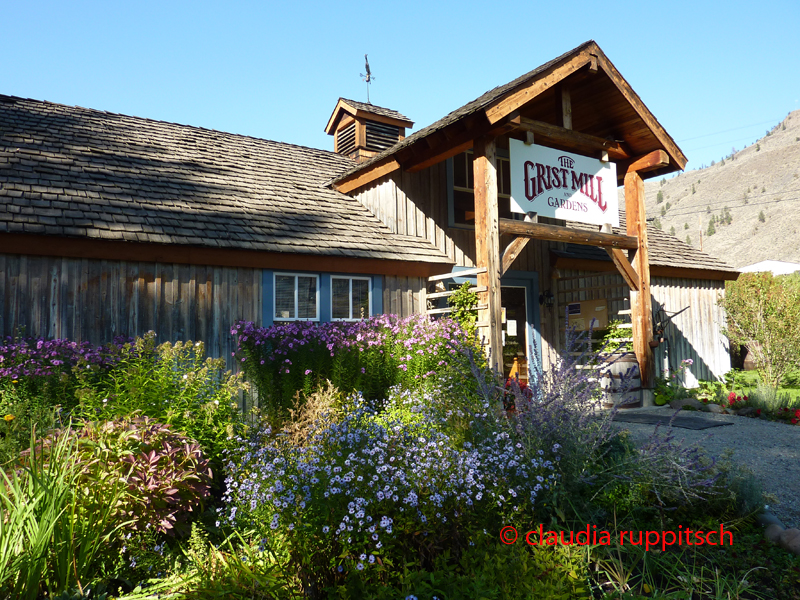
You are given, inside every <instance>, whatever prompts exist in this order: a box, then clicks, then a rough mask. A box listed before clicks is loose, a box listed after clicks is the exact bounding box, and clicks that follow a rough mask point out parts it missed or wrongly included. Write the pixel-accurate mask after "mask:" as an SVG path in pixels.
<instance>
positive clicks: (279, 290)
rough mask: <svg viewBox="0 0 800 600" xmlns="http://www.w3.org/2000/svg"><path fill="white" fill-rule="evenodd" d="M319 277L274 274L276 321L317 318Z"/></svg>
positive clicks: (313, 319) (311, 319)
mask: <svg viewBox="0 0 800 600" xmlns="http://www.w3.org/2000/svg"><path fill="white" fill-rule="evenodd" d="M318 289H319V278H318V277H317V275H299V274H298V275H292V274H287V273H276V274H275V313H274V319H275V320H276V321H316V320H318V319H319V294H318Z"/></svg>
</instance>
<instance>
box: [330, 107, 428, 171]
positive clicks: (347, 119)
mask: <svg viewBox="0 0 800 600" xmlns="http://www.w3.org/2000/svg"><path fill="white" fill-rule="evenodd" d="M413 126H414V122H413V121H410V120H409V119H408V117H404V116H403V115H401V114H400V113H399V112H397V111H396V110H391V109H389V108H382V107H380V106H375V105H374V104H368V103H364V102H356V101H355V100H346V99H344V98H339V102H337V103H336V108H335V109H334V110H333V114H332V115H331V118H330V119H328V125H327V127H325V133H327V134H328V135H332V136H333V137H334V142H333V147H334V151H335V152H337V153H339V154H344V155H345V156H349V157H350V158H352V159H355V160H356V162H359V163H361V162H364V161H366V160H368V159H370V158H372V157H373V156H375V155H376V154H378V153H380V152H382V151H383V150H386V149H387V148H390V147H391V146H394V145H395V144H396V143H397V142H399V141H400V140H402V139H403V138H405V137H406V127H413Z"/></svg>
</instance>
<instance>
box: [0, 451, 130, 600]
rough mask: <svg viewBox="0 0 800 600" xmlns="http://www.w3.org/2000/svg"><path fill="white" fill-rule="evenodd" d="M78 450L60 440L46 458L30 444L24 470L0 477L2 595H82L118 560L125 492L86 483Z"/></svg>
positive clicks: (28, 597) (31, 597)
mask: <svg viewBox="0 0 800 600" xmlns="http://www.w3.org/2000/svg"><path fill="white" fill-rule="evenodd" d="M75 452H76V443H75V440H74V438H72V437H71V436H66V435H64V436H60V437H59V438H58V439H56V440H54V443H53V444H52V445H50V446H49V449H48V451H46V452H45V451H43V450H42V446H41V444H38V443H37V442H36V440H35V439H34V438H33V437H32V438H31V444H30V450H29V452H28V453H27V454H26V456H25V461H24V463H23V464H22V465H20V467H19V469H17V470H12V471H11V472H10V473H6V472H3V471H0V506H2V513H3V518H2V519H0V590H3V591H6V592H11V593H12V594H13V597H14V598H27V599H31V600H33V599H34V598H37V597H39V595H40V593H42V592H45V593H48V594H49V595H51V596H52V595H54V594H57V593H62V592H65V591H68V590H70V589H73V588H75V587H77V588H79V589H82V588H83V587H85V586H87V585H88V584H89V583H91V582H93V581H95V580H96V579H97V578H98V576H99V574H100V573H101V571H102V569H101V567H102V565H103V564H104V563H105V562H106V561H107V560H109V557H110V555H111V554H112V553H113V549H114V546H113V542H114V540H115V539H116V537H117V535H118V531H119V530H120V529H121V528H122V527H123V526H125V525H126V523H124V522H120V521H119V520H118V519H115V518H114V511H115V508H116V506H117V503H118V502H119V501H120V499H121V498H122V497H123V496H124V490H123V488H122V486H121V485H119V484H117V483H111V484H110V485H107V486H104V487H103V488H98V487H96V486H92V485H86V484H85V482H84V481H83V480H82V476H83V472H82V471H83V467H82V465H81V464H80V462H79V461H77V460H76V454H75Z"/></svg>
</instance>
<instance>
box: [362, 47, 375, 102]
mask: <svg viewBox="0 0 800 600" xmlns="http://www.w3.org/2000/svg"><path fill="white" fill-rule="evenodd" d="M364 62H366V65H367V66H366V69H367V74H366V75H364V73H361V78H362V79H363V80H364V81H366V82H367V104H372V103H371V102H370V101H369V84H370V83H372V80H373V79H375V76H374V75H373V74H372V71H370V70H369V59H368V58H367V55H366V54H365V55H364Z"/></svg>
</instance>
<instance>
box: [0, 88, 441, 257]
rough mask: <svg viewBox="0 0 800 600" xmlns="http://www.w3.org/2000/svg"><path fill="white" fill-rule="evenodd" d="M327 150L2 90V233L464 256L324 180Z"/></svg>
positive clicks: (339, 166) (329, 168)
mask: <svg viewBox="0 0 800 600" xmlns="http://www.w3.org/2000/svg"><path fill="white" fill-rule="evenodd" d="M352 165H353V161H352V160H351V159H349V158H346V157H343V156H340V155H337V154H334V153H333V152H328V151H324V150H316V149H312V148H304V147H300V146H294V145H291V144H284V143H278V142H271V141H267V140H261V139H256V138H252V137H247V136H243V135H234V134H230V133H222V132H219V131H213V130H208V129H201V128H197V127H190V126H186V125H177V124H173V123H165V122H162V121H153V120H149V119H143V118H136V117H128V116H124V115H118V114H112V113H107V112H103V111H98V110H90V109H85V108H80V107H71V106H64V105H60V104H53V103H50V102H41V101H36V100H28V99H22V98H15V97H10V96H2V95H0V231H1V232H13V233H30V234H45V235H57V236H72V237H80V238H94V239H101V240H119V241H131V242H151V243H159V244H181V245H192V246H201V247H215V248H236V249H246V250H257V251H272V252H286V253H299V254H309V255H332V256H347V257H357V258H378V259H388V260H401V261H418V262H427V263H445V264H452V261H450V260H449V259H448V258H447V256H446V255H445V254H443V253H442V252H441V251H439V250H438V249H437V248H436V247H435V246H433V245H432V244H431V243H430V242H428V241H427V240H424V239H420V238H416V237H410V236H401V235H397V234H394V233H392V232H391V231H390V230H389V229H388V228H387V227H386V226H385V225H383V224H382V223H381V222H380V221H379V220H378V219H377V218H376V217H375V216H374V215H373V214H372V213H371V212H370V211H369V210H368V209H367V208H365V207H364V206H362V205H361V204H360V203H359V202H358V201H357V200H355V199H353V198H350V197H349V196H346V195H344V194H341V193H339V192H336V191H334V190H331V189H329V188H326V187H324V186H323V184H324V183H325V182H326V181H329V180H330V179H331V178H332V177H335V176H336V175H337V174H338V173H341V172H342V171H343V170H347V169H348V168H350V167H351V166H352Z"/></svg>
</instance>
